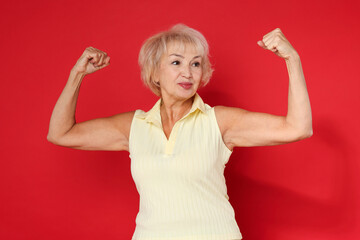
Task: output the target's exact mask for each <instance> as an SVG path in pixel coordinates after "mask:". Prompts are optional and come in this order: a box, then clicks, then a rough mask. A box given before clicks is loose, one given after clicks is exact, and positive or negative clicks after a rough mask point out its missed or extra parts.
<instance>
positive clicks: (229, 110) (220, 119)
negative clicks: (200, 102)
mask: <svg viewBox="0 0 360 240" xmlns="http://www.w3.org/2000/svg"><path fill="white" fill-rule="evenodd" d="M214 112H215V116H216V120H217V123H218V125H219V128H220V132H221V135H222V136H223V138H224V141H225V142H228V141H229V140H228V135H229V134H228V133H229V132H230V131H229V130H231V129H232V128H233V126H234V124H235V123H237V122H240V121H241V119H242V118H243V116H244V115H245V114H246V113H248V111H247V110H245V109H242V108H237V107H236V108H235V107H227V106H221V105H218V106H214Z"/></svg>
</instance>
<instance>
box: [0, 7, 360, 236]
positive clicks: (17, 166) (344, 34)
mask: <svg viewBox="0 0 360 240" xmlns="http://www.w3.org/2000/svg"><path fill="white" fill-rule="evenodd" d="M339 2H340V1H329V0H328V1H309V0H306V1H289V0H284V1H279V0H273V1H229V0H222V1H202V0H198V1H188V0H182V1H115V0H114V1H92V0H90V1H89V0H87V1H3V2H2V3H1V9H0V20H1V21H0V23H1V38H0V43H1V46H0V47H1V58H0V61H1V88H0V104H1V120H0V121H1V125H0V127H1V129H0V132H1V133H0V134H1V138H0V146H1V151H0V158H1V161H0V164H1V165H0V193H1V195H0V239H7V240H11V239H36V240H40V239H87V240H91V239H104V240H107V239H109V240H111V239H130V238H131V236H132V234H133V231H134V229H135V217H136V214H137V212H138V205H139V196H138V193H137V191H136V188H135V184H134V182H133V180H132V177H131V173H130V158H129V156H128V153H127V152H107V151H81V150H75V149H70V148H64V147H59V146H56V145H53V144H51V143H49V142H48V141H47V140H46V135H47V132H48V127H49V120H50V116H51V113H52V110H53V107H54V105H55V103H56V101H57V99H58V97H59V95H60V93H61V91H62V89H63V87H64V86H65V83H66V81H67V78H68V75H69V72H70V70H71V68H72V66H73V65H74V64H75V62H76V61H77V59H78V58H79V57H80V55H81V54H82V52H83V51H84V49H85V48H86V47H88V46H93V47H95V48H98V49H100V50H103V51H106V52H107V53H108V54H109V56H110V57H111V65H110V66H109V67H107V68H105V69H103V70H101V71H98V72H96V73H94V74H92V75H89V76H87V77H86V78H85V79H84V81H83V83H82V86H81V91H80V95H79V100H78V105H77V111H76V118H77V121H79V122H80V121H85V120H88V119H93V118H98V117H104V116H110V115H113V114H117V113H120V112H124V111H132V110H135V109H143V110H148V109H149V108H150V107H152V105H153V104H154V103H155V101H156V100H157V97H156V96H155V95H153V94H152V93H151V92H150V91H149V90H148V89H146V88H145V87H144V86H143V84H142V82H141V81H140V72H139V67H138V65H137V57H138V53H139V50H140V47H141V44H142V43H143V41H144V40H145V39H146V38H148V37H149V36H151V35H153V34H155V33H157V32H159V31H162V30H165V29H168V28H169V27H170V26H172V25H173V24H176V23H179V22H181V23H184V24H187V25H188V26H190V27H193V28H195V29H197V30H199V31H200V32H202V33H203V34H204V35H205V37H206V38H207V39H208V42H209V45H210V53H211V56H212V58H211V61H212V62H213V63H214V68H215V72H214V75H213V78H212V80H211V81H210V83H209V85H208V86H206V87H205V88H203V89H201V90H200V91H199V94H200V96H201V97H202V98H203V99H204V101H205V102H206V103H208V104H209V105H211V106H214V105H227V106H235V107H241V108H244V109H247V110H250V111H258V112H267V113H272V114H277V115H286V113H287V94H288V73H287V69H286V64H285V61H284V60H283V59H281V58H279V57H278V56H276V55H275V54H273V53H272V52H270V51H268V50H264V49H262V48H261V47H259V46H258V45H257V43H256V42H257V41H258V40H260V39H262V37H263V35H265V34H267V33H268V32H270V31H272V30H274V29H275V28H277V27H279V28H280V29H281V30H282V32H283V33H284V35H285V36H286V37H287V39H288V40H289V41H290V43H291V44H292V45H293V47H294V48H295V49H296V50H297V51H298V53H299V55H300V57H301V61H302V66H303V70H304V75H305V79H306V83H307V87H308V92H309V96H310V102H311V107H312V116H313V129H314V135H313V136H312V137H311V138H308V139H305V140H303V141H299V142H295V143H291V144H285V145H278V146H266V147H248V148H236V150H235V151H234V153H233V155H232V156H231V158H230V161H229V163H228V164H227V165H226V170H225V177H226V181H227V185H228V194H229V196H230V202H231V204H232V205H233V207H234V209H235V213H236V215H235V217H236V220H237V222H238V225H239V227H240V231H241V233H242V234H243V237H244V239H245V240H264V239H266V240H282V239H284V240H289V239H291V240H303V239H306V240H312V239H317V240H322V239H324V240H325V239H326V240H333V239H336V240H340V239H341V240H350V239H351V240H352V239H359V238H360V231H359V222H360V221H359V220H360V218H359V214H360V210H359V201H360V177H359V169H360V164H359V161H360V153H359V149H358V148H357V147H358V139H359V134H360V129H359V117H360V116H359V115H360V114H359V103H360V97H359V90H360V82H359V71H358V69H359V53H360V51H359V46H360V44H359V37H360V30H359V29H360V28H359V25H360V19H359V12H360V11H359V10H360V6H359V1H355V0H354V1H341V3H339Z"/></svg>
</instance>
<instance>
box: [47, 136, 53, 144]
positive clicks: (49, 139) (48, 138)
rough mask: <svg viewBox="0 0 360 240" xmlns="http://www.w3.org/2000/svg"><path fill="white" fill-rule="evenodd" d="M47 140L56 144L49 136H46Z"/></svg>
mask: <svg viewBox="0 0 360 240" xmlns="http://www.w3.org/2000/svg"><path fill="white" fill-rule="evenodd" d="M46 140H48V142H51V143H54V139H53V138H52V137H51V136H50V135H49V134H48V135H47V136H46Z"/></svg>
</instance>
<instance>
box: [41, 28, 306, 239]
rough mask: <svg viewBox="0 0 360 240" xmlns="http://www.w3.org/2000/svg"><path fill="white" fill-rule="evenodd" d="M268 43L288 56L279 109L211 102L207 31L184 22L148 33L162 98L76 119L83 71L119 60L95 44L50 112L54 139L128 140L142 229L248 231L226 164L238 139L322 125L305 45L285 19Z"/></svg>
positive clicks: (143, 234)
mask: <svg viewBox="0 0 360 240" xmlns="http://www.w3.org/2000/svg"><path fill="white" fill-rule="evenodd" d="M258 45H259V46H261V47H263V48H264V49H268V50H270V51H272V52H274V53H275V54H276V55H277V56H279V57H281V58H283V59H285V61H286V66H287V69H288V73H289V95H288V113H287V115H286V116H276V115H271V114H267V113H259V112H250V111H247V110H244V109H240V108H233V107H225V106H215V107H210V106H209V105H208V104H206V103H204V102H203V100H202V99H201V97H200V96H199V95H198V93H197V90H198V89H199V88H200V87H201V86H204V85H206V84H207V83H208V81H209V79H210V78H211V75H212V71H213V69H212V67H211V64H210V61H209V58H208V55H209V52H208V45H207V42H206V39H205V38H204V36H203V35H202V34H201V33H200V32H198V31H196V30H194V29H192V28H189V27H187V26H185V25H183V24H177V25H175V26H173V27H172V28H171V29H169V30H167V31H163V32H160V33H158V34H156V35H154V36H152V37H150V38H149V39H147V40H146V41H145V43H144V44H143V46H142V48H141V50H140V54H139V64H140V68H141V77H142V79H143V81H144V83H145V84H146V85H147V86H148V87H149V88H150V89H151V90H152V91H153V92H154V93H155V94H156V95H157V96H159V100H158V101H157V102H156V103H155V105H154V106H153V107H152V108H151V109H150V110H149V111H146V112H145V111H143V110H140V109H137V110H135V111H131V112H125V113H120V114H116V115H114V116H110V117H105V118H98V119H92V120H88V121H84V122H78V123H77V122H76V120H75V108H76V102H77V98H78V94H79V89H80V85H81V82H82V79H83V78H84V77H85V76H86V75H87V74H90V73H93V72H95V71H97V70H99V69H102V68H104V67H106V66H108V65H109V64H110V57H109V56H108V55H107V54H106V53H105V52H103V51H100V50H98V49H95V48H92V47H88V48H87V49H86V50H85V51H84V53H83V54H82V56H81V57H80V58H79V60H78V61H77V63H76V64H75V66H74V67H73V69H72V70H71V72H70V76H69V79H68V82H67V84H66V86H65V88H64V90H63V92H62V93H61V95H60V97H59V99H58V101H57V103H56V105H55V107H54V110H53V113H52V116H51V119H50V126H49V133H48V140H49V141H50V142H52V143H54V144H56V145H60V146H65V147H70V148H75V149H83V150H113V151H120V150H126V151H129V153H130V158H131V174H132V177H133V179H134V182H135V184H136V188H137V190H138V192H139V195H140V207H139V213H138V214H137V216H136V228H135V231H134V234H133V237H132V239H133V240H135V239H144V240H145V239H169V240H170V239H182V240H184V239H200V240H201V239H204V240H205V239H214V240H215V239H219V240H228V239H242V234H241V233H240V230H239V227H238V225H237V223H236V221H235V213H234V210H233V208H232V206H231V204H230V203H229V201H228V200H229V197H228V195H227V189H226V183H225V178H224V168H225V164H226V163H227V162H228V160H229V157H230V155H231V154H232V151H233V148H234V147H241V146H247V147H249V146H267V145H278V144H285V143H290V142H294V141H299V140H301V139H304V138H308V137H310V136H311V135H312V120H311V108H310V101H309V97H308V93H307V89H306V84H305V79H304V75H303V72H302V67H301V62H300V58H299V55H298V53H297V52H296V51H295V49H294V48H293V47H292V46H291V45H290V43H289V42H288V41H287V39H286V38H285V36H284V35H283V33H282V32H281V30H280V29H279V28H276V29H275V30H273V31H271V32H269V33H268V34H266V35H265V36H264V37H263V39H262V40H261V41H258Z"/></svg>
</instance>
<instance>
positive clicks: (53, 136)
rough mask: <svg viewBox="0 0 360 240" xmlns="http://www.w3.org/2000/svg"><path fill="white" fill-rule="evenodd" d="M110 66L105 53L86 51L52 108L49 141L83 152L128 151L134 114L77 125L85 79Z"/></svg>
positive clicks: (118, 115) (92, 50)
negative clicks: (77, 104) (78, 102)
mask: <svg viewBox="0 0 360 240" xmlns="http://www.w3.org/2000/svg"><path fill="white" fill-rule="evenodd" d="M109 64H110V58H109V57H108V56H107V54H106V53H105V52H102V51H100V50H98V49H95V48H92V47H89V48H86V50H85V51H84V53H83V54H82V56H81V57H80V58H79V60H78V61H77V63H76V64H75V66H74V67H73V69H72V70H71V72H70V76H69V79H68V81H67V83H66V85H65V88H64V90H63V91H62V93H61V95H60V97H59V99H58V100H57V102H56V104H55V107H54V109H53V112H52V115H51V118H50V125H49V132H48V135H47V139H48V141H49V142H52V143H54V144H56V145H59V146H64V147H70V148H75V149H82V150H104V151H121V150H126V151H129V149H128V143H129V133H130V125H131V121H132V118H133V116H134V113H135V112H134V111H132V112H125V113H120V114H116V115H114V116H110V117H105V118H97V119H92V120H88V121H84V122H80V123H77V122H76V120H75V110H76V103H77V98H78V96H79V90H80V86H81V82H82V80H83V78H84V77H85V76H86V75H87V74H90V73H93V72H95V71H97V70H99V69H102V68H104V67H106V66H108V65H109Z"/></svg>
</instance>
